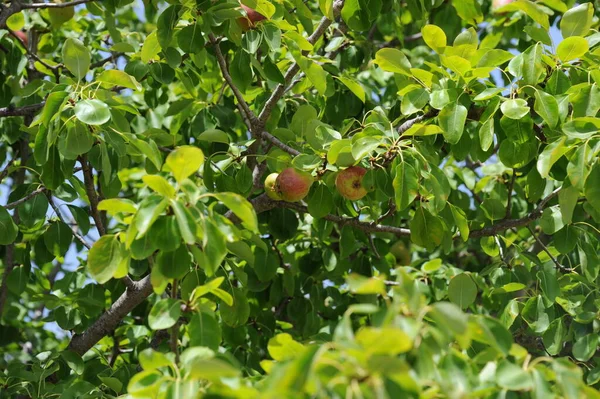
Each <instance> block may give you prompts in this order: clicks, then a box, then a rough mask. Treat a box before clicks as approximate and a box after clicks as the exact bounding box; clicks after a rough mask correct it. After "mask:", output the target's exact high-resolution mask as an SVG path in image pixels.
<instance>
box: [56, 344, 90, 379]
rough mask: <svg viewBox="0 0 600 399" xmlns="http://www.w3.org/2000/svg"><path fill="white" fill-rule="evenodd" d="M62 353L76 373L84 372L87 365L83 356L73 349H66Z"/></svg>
mask: <svg viewBox="0 0 600 399" xmlns="http://www.w3.org/2000/svg"><path fill="white" fill-rule="evenodd" d="M60 355H61V357H62V358H63V360H64V361H65V362H66V363H67V365H68V366H69V368H70V369H71V370H73V371H74V372H75V374H77V375H81V374H83V371H84V369H85V367H84V364H83V360H82V359H81V356H79V355H78V354H77V353H75V352H73V351H71V350H66V351H64V352H62V353H61V354H60Z"/></svg>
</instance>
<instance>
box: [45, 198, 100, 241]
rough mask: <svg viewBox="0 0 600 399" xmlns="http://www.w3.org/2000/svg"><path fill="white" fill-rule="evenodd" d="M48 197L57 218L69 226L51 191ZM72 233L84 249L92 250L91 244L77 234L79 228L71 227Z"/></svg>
mask: <svg viewBox="0 0 600 399" xmlns="http://www.w3.org/2000/svg"><path fill="white" fill-rule="evenodd" d="M46 197H47V198H48V203H49V204H50V206H51V207H52V209H54V213H56V216H57V217H58V218H59V219H60V221H61V222H63V223H64V224H67V223H66V222H65V219H64V218H63V216H62V214H61V213H60V210H59V209H58V207H57V206H56V204H55V203H54V199H53V198H52V194H51V193H50V192H49V191H46ZM71 232H72V233H73V235H74V236H75V238H77V240H78V241H79V242H80V243H82V244H83V246H84V247H86V248H87V249H90V248H91V247H92V246H91V245H90V244H88V243H87V242H86V241H85V240H84V239H83V237H82V236H81V235H80V234H79V233H78V232H77V228H76V227H74V226H71Z"/></svg>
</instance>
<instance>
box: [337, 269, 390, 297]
mask: <svg viewBox="0 0 600 399" xmlns="http://www.w3.org/2000/svg"><path fill="white" fill-rule="evenodd" d="M346 283H347V284H348V289H349V290H350V291H351V292H352V293H354V294H357V295H371V294H377V295H385V292H386V289H385V283H384V282H383V281H382V280H381V279H378V278H373V277H371V278H369V277H364V276H361V275H359V274H356V273H351V274H350V275H348V277H346Z"/></svg>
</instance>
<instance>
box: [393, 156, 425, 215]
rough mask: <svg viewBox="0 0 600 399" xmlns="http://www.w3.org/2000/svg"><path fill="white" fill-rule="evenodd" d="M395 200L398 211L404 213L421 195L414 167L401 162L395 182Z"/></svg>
mask: <svg viewBox="0 0 600 399" xmlns="http://www.w3.org/2000/svg"><path fill="white" fill-rule="evenodd" d="M392 184H393V186H394V193H395V196H394V200H395V203H396V208H397V210H398V211H399V212H400V211H403V210H404V209H406V208H407V207H408V206H409V205H410V204H411V203H412V202H413V201H414V200H415V198H416V197H417V194H418V193H419V180H418V176H417V172H416V171H415V169H414V168H413V167H412V165H410V164H408V163H406V162H401V163H399V164H398V166H396V176H395V177H394V180H393V183H392Z"/></svg>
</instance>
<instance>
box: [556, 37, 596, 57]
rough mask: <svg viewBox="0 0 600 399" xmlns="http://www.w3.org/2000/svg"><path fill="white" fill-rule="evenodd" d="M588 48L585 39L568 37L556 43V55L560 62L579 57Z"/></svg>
mask: <svg viewBox="0 0 600 399" xmlns="http://www.w3.org/2000/svg"><path fill="white" fill-rule="evenodd" d="M588 50H589V45H588V42H587V40H585V39H584V38H583V37H578V36H572V37H568V38H566V39H565V40H563V41H562V42H560V43H559V44H558V48H557V49H556V55H557V56H558V58H559V59H560V60H561V61H562V62H567V61H571V60H574V59H576V58H581V57H582V56H583V55H584V54H585V53H587V52H588Z"/></svg>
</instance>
